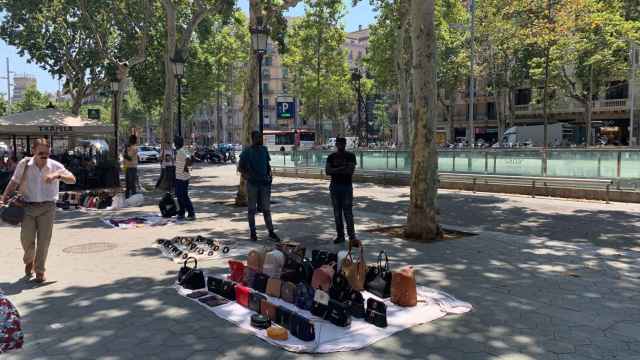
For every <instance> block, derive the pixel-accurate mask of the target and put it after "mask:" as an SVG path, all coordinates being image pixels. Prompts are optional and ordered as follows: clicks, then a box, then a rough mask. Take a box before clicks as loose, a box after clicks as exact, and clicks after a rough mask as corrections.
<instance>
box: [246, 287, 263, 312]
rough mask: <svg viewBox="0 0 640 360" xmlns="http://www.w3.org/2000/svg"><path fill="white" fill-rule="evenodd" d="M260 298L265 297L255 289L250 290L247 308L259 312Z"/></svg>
mask: <svg viewBox="0 0 640 360" xmlns="http://www.w3.org/2000/svg"><path fill="white" fill-rule="evenodd" d="M262 300H267V297H266V296H264V295H262V294H260V293H259V292H257V291H252V292H251V294H249V309H251V310H252V311H255V312H257V313H258V314H259V313H260V305H261V302H262Z"/></svg>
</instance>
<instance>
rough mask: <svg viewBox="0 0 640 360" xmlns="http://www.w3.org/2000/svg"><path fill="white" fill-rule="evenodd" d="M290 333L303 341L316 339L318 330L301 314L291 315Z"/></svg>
mask: <svg viewBox="0 0 640 360" xmlns="http://www.w3.org/2000/svg"><path fill="white" fill-rule="evenodd" d="M289 332H290V333H291V335H293V336H295V337H297V338H298V339H300V340H302V341H313V340H315V339H316V329H315V326H314V324H313V322H312V321H311V320H309V319H307V318H305V317H304V316H302V315H300V314H295V313H294V314H292V315H291V322H290V329H289Z"/></svg>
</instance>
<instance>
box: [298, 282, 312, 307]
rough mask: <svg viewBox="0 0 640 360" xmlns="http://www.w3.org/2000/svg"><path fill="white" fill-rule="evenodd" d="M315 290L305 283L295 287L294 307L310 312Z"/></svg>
mask: <svg viewBox="0 0 640 360" xmlns="http://www.w3.org/2000/svg"><path fill="white" fill-rule="evenodd" d="M314 294H315V290H314V289H313V288H312V287H311V286H309V285H306V284H305V283H299V284H298V285H296V293H295V305H296V306H297V307H299V308H300V309H303V310H311V307H312V306H313V296H314Z"/></svg>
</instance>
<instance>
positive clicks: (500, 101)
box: [496, 89, 505, 143]
mask: <svg viewBox="0 0 640 360" xmlns="http://www.w3.org/2000/svg"><path fill="white" fill-rule="evenodd" d="M504 99H505V96H504V89H499V90H497V97H496V120H497V122H498V142H499V143H501V142H502V136H503V135H504V125H505V104H504V103H505V101H504Z"/></svg>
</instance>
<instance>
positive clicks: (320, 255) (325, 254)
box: [311, 250, 338, 269]
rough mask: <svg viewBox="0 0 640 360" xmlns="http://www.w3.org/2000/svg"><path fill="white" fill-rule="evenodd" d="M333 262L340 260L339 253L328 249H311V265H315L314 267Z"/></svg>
mask: <svg viewBox="0 0 640 360" xmlns="http://www.w3.org/2000/svg"><path fill="white" fill-rule="evenodd" d="M331 262H336V263H337V262H338V255H337V254H336V253H332V252H329V251H327V250H312V251H311V265H313V268H314V269H317V268H319V267H320V266H322V265H326V264H329V263H331Z"/></svg>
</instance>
